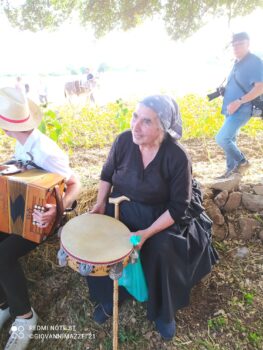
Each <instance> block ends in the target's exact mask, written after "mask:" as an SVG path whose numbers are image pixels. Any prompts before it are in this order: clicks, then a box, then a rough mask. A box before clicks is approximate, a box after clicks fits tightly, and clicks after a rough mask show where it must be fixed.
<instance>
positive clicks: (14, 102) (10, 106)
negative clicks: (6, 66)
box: [0, 87, 42, 131]
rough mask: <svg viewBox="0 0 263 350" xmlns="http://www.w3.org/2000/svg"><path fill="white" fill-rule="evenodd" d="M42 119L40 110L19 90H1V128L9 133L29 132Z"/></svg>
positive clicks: (8, 88)
mask: <svg viewBox="0 0 263 350" xmlns="http://www.w3.org/2000/svg"><path fill="white" fill-rule="evenodd" d="M41 119H42V114H41V110H40V108H39V107H38V106H37V105H36V104H35V103H34V102H33V101H31V100H29V99H27V98H26V96H25V95H24V94H23V93H22V91H20V90H19V89H16V88H12V87H6V88H2V89H0V128H1V129H4V130H8V131H28V130H32V129H34V128H36V127H37V126H38V125H39V124H40V122H41Z"/></svg>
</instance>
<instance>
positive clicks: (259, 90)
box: [227, 82, 263, 115]
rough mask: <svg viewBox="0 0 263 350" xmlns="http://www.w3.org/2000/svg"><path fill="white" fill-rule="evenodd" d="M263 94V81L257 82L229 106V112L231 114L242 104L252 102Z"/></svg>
mask: <svg viewBox="0 0 263 350" xmlns="http://www.w3.org/2000/svg"><path fill="white" fill-rule="evenodd" d="M261 94H263V82H258V83H255V85H254V87H253V88H252V89H251V90H250V91H249V92H248V93H247V94H245V95H244V96H242V98H240V99H238V100H235V101H233V102H231V103H229V105H228V106H227V112H228V113H229V114H230V115H231V114H234V113H235V112H236V111H237V110H238V109H239V108H240V106H241V105H242V104H244V103H247V102H250V101H252V100H254V99H255V98H257V97H258V96H260V95H261Z"/></svg>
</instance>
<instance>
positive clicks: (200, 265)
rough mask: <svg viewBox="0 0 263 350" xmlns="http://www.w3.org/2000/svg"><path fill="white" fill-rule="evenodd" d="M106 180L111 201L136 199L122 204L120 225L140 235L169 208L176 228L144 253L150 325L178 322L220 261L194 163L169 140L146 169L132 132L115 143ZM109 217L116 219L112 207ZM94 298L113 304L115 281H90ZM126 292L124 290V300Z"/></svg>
mask: <svg viewBox="0 0 263 350" xmlns="http://www.w3.org/2000/svg"><path fill="white" fill-rule="evenodd" d="M101 179H102V180H104V181H107V182H110V183H111V184H112V186H113V190H112V194H111V196H112V197H118V196H120V195H125V196H127V197H129V198H130V199H131V201H130V202H127V201H124V202H122V203H121V204H120V220H121V221H122V222H123V223H124V224H125V225H126V226H127V227H128V228H129V229H130V230H131V232H136V231H138V230H143V229H146V228H148V227H149V226H151V224H152V223H153V222H154V221H155V220H157V219H158V218H159V216H160V215H162V214H163V213H164V212H165V211H166V210H167V209H168V210H169V213H170V215H171V216H172V218H173V219H174V220H175V224H174V225H172V226H170V227H169V228H167V229H165V230H163V231H161V232H159V233H158V234H155V235H154V236H152V237H150V238H149V239H147V240H146V242H145V243H144V245H143V247H142V249H141V261H142V265H143V269H144V273H145V277H146V281H147V285H148V290H149V300H148V302H147V316H148V318H149V320H155V319H156V318H157V317H160V318H161V319H162V320H163V321H164V322H171V321H172V320H173V319H174V316H175V312H176V310H178V309H180V308H182V307H184V306H187V305H188V304H189V297H190V291H191V288H192V286H193V285H194V284H195V283H197V282H198V281H199V280H200V279H201V278H203V277H204V276H205V275H206V274H207V273H209V272H210V271H211V268H212V265H213V264H215V263H216V261H217V260H218V256H217V253H216V251H215V250H214V248H213V246H212V244H211V226H212V222H211V220H210V219H209V218H208V217H207V215H206V214H205V212H204V208H203V207H202V204H201V192H200V190H199V188H198V185H197V183H196V181H194V180H192V176H191V162H190V160H189V158H188V156H187V154H186V152H185V150H184V149H183V147H182V146H181V145H180V144H178V143H176V142H174V141H173V139H172V138H171V137H170V136H169V135H167V137H166V139H165V140H164V141H163V143H162V144H161V146H160V148H159V151H158V153H157V155H156V156H155V158H154V159H153V161H152V162H151V163H150V164H149V165H148V166H147V167H146V168H145V169H144V167H143V163H142V159H141V154H140V150H139V147H138V145H136V144H134V143H133V141H132V135H131V132H130V131H126V132H124V133H122V134H121V135H120V136H118V137H117V139H116V140H115V142H114V144H113V146H112V148H111V151H110V154H109V156H108V159H107V161H106V163H105V165H104V167H103V169H102V173H101ZM106 214H107V215H110V216H114V208H113V205H110V204H108V205H107V208H106ZM87 281H88V285H89V290H90V296H91V299H93V300H95V301H97V302H109V301H111V300H112V281H111V280H110V279H109V278H108V277H105V278H101V279H100V278H98V277H88V278H87ZM124 297H125V292H124V291H123V289H122V288H120V299H123V298H124Z"/></svg>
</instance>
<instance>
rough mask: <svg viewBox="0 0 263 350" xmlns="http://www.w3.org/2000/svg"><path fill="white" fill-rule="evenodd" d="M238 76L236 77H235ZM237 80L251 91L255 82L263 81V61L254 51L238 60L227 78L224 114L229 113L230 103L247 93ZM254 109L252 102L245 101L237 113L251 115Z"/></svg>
mask: <svg viewBox="0 0 263 350" xmlns="http://www.w3.org/2000/svg"><path fill="white" fill-rule="evenodd" d="M234 77H236V79H235V78H234ZM236 80H237V81H238V82H239V83H240V84H241V85H242V86H243V88H244V89H245V90H246V91H247V92H249V91H250V90H251V89H252V88H253V87H254V84H255V83H259V82H263V62H262V60H261V59H260V58H259V57H257V56H256V55H254V54H252V53H248V54H247V55H246V56H245V57H244V58H243V59H242V60H241V61H236V62H235V64H234V66H233V69H232V71H231V72H230V75H229V77H228V80H227V84H226V90H225V94H224V100H223V106H222V114H224V115H227V114H228V113H227V106H228V105H229V103H231V102H233V101H235V100H237V99H239V98H241V97H242V96H244V95H245V94H246V93H245V92H244V91H243V90H242V89H241V87H240V86H238V84H237V82H236ZM251 111H252V105H251V102H248V103H244V104H242V105H241V106H240V108H239V109H238V110H237V111H236V113H235V114H244V115H249V114H251Z"/></svg>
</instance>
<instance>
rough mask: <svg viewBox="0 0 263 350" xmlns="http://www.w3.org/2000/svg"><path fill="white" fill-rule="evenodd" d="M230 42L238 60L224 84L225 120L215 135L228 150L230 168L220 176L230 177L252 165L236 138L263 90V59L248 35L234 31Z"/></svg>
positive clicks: (226, 151) (227, 161)
mask: <svg viewBox="0 0 263 350" xmlns="http://www.w3.org/2000/svg"><path fill="white" fill-rule="evenodd" d="M231 43H232V47H233V51H234V55H235V57H236V60H235V63H234V66H233V68H232V70H231V72H230V75H229V77H228V81H227V84H226V87H225V94H224V100H223V106H222V114H224V115H225V122H224V124H223V126H222V128H221V129H220V130H219V132H218V134H217V135H216V142H217V144H218V145H219V146H220V147H222V148H223V150H224V151H225V155H226V165H227V168H226V172H225V173H224V174H223V175H222V176H220V177H219V178H228V177H230V176H231V175H232V174H233V173H236V172H240V171H242V170H244V169H246V168H247V167H248V166H249V165H250V164H249V162H248V160H247V159H246V157H245V155H244V154H243V153H242V152H241V151H240V149H239V148H238V146H237V144H236V137H237V134H238V132H239V129H240V128H241V127H242V126H244V125H245V124H246V123H247V122H248V121H249V119H250V117H251V115H252V104H251V101H252V100H254V99H255V98H256V97H258V96H259V95H261V94H262V93H263V62H262V60H261V59H260V58H259V57H257V56H255V55H254V54H252V53H250V51H249V36H248V34H247V33H245V32H241V33H237V34H234V35H233V37H232V42H231Z"/></svg>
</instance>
